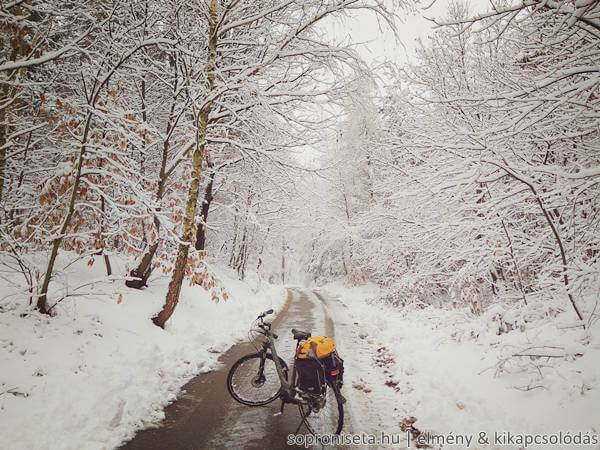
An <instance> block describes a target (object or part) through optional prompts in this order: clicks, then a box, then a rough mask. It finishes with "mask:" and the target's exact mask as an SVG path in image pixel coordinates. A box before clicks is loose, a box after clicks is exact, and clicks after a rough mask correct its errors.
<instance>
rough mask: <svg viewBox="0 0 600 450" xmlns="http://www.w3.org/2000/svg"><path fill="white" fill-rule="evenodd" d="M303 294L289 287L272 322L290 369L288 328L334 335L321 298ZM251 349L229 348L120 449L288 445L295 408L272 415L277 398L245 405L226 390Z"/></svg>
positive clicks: (244, 346)
mask: <svg viewBox="0 0 600 450" xmlns="http://www.w3.org/2000/svg"><path fill="white" fill-rule="evenodd" d="M307 292H309V291H303V290H300V289H288V298H287V302H286V305H285V307H284V309H283V310H282V311H281V313H280V314H279V315H278V317H277V318H276V319H275V320H274V321H273V329H274V330H275V332H276V333H277V334H278V335H279V339H278V340H277V341H276V346H277V352H278V354H279V356H280V357H281V358H283V359H284V360H285V361H286V362H287V363H288V366H289V367H290V368H291V365H292V363H293V355H294V350H295V347H294V346H295V341H294V340H293V339H292V335H291V331H290V330H291V329H292V328H298V329H301V330H306V331H310V332H312V333H313V334H325V335H328V336H331V337H335V334H334V332H335V329H334V322H333V320H332V319H331V317H329V316H328V315H327V308H326V305H325V304H324V299H323V298H322V297H321V298H319V297H317V296H315V295H312V293H310V295H309V294H307ZM258 312H259V311H257V314H258ZM248 326H250V324H248ZM254 351H255V349H254V347H253V346H252V345H251V344H249V343H242V344H238V345H235V346H233V347H232V348H231V349H229V350H228V351H227V352H225V353H224V354H223V355H222V356H221V357H220V358H219V362H220V367H219V369H218V370H215V371H213V372H209V373H206V374H200V375H198V376H196V377H194V378H193V379H192V380H190V381H189V382H188V383H187V384H186V385H185V386H184V387H183V388H182V391H181V393H180V395H179V397H178V399H177V400H176V401H175V402H173V403H172V404H171V405H169V406H168V407H167V408H165V420H164V421H163V422H162V423H161V424H160V425H159V427H158V428H150V429H146V430H142V431H140V432H138V433H137V434H136V436H135V437H134V438H133V439H132V440H131V441H129V442H127V443H126V444H124V445H123V446H122V447H120V448H121V449H123V450H159V449H160V450H163V449H170V450H179V449H181V450H196V449H209V448H210V449H213V448H236V449H237V448H244V449H274V448H284V447H286V443H287V436H288V434H290V433H293V432H294V431H295V430H296V428H297V427H298V424H299V423H300V414H299V412H298V408H297V406H295V405H289V404H288V405H286V407H285V410H284V413H283V414H282V415H278V416H274V414H275V413H277V412H278V411H279V409H280V405H281V402H280V401H279V400H276V401H274V402H273V403H271V404H269V405H266V406H262V407H248V406H245V405H241V404H239V403H237V402H236V401H235V400H234V399H233V398H232V397H231V396H230V395H229V392H228V391H227V385H226V381H227V373H228V371H229V368H230V367H231V366H232V365H233V363H234V362H235V361H237V360H238V359H239V358H240V357H242V356H243V355H246V354H248V353H251V352H254ZM346 420H348V418H346ZM344 428H345V429H346V426H345V427H344ZM299 433H306V431H305V429H304V427H303V428H302V429H301V430H300V431H299Z"/></svg>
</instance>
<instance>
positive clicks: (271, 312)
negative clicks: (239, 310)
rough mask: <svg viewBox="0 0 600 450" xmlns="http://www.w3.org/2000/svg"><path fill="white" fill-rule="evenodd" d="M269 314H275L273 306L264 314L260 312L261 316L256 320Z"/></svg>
mask: <svg viewBox="0 0 600 450" xmlns="http://www.w3.org/2000/svg"><path fill="white" fill-rule="evenodd" d="M269 314H273V309H272V308H271V309H268V310H267V311H265V312H264V313H262V314H259V316H258V317H257V318H256V320H258V319H262V318H263V317H265V316H268V315H269Z"/></svg>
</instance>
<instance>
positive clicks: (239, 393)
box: [227, 309, 345, 436]
mask: <svg viewBox="0 0 600 450" xmlns="http://www.w3.org/2000/svg"><path fill="white" fill-rule="evenodd" d="M272 313H273V310H272V309H270V310H268V311H265V312H264V313H262V314H260V315H259V316H258V317H257V318H256V320H255V321H254V322H253V323H252V326H251V328H250V332H249V337H250V339H251V340H255V339H256V338H258V337H260V336H264V337H266V339H265V340H264V341H263V342H259V343H260V345H261V348H260V350H258V347H257V350H258V351H257V352H255V353H250V354H248V355H245V356H243V357H241V358H240V359H239V360H238V361H236V362H235V363H234V364H233V366H232V367H231V369H230V371H229V374H228V375H227V389H228V390H229V393H230V394H231V396H232V397H233V398H234V399H235V400H236V401H238V402H240V403H242V404H243V405H247V406H263V405H267V404H269V403H271V402H273V401H275V400H277V399H278V398H281V408H280V411H279V412H278V413H277V414H276V415H280V414H282V413H283V410H284V407H285V405H286V404H288V403H289V404H295V405H298V409H299V411H300V417H301V420H300V424H299V425H298V428H297V429H296V431H295V433H294V434H297V433H298V431H299V430H300V428H301V427H302V425H303V424H304V425H305V426H306V428H307V429H308V431H309V432H310V433H312V434H313V435H315V436H319V435H325V434H339V433H340V432H341V431H342V427H343V425H344V406H343V405H344V403H345V399H344V397H343V396H342V394H341V392H340V382H338V380H337V375H338V373H337V372H335V371H334V370H332V371H331V373H330V374H328V375H329V376H326V377H325V380H326V382H325V383H324V385H323V387H322V390H321V392H319V393H318V394H315V393H311V392H308V391H306V390H304V389H301V387H300V385H299V383H298V380H299V377H298V376H297V371H296V366H295V365H293V366H292V370H291V376H290V378H289V380H290V381H288V375H289V369H288V366H287V364H286V362H285V361H284V360H283V359H281V358H280V357H279V356H278V355H277V350H276V349H275V340H276V339H277V338H278V336H277V334H275V333H273V332H272V331H271V323H270V322H265V321H264V318H265V317H266V316H267V315H269V314H272ZM291 331H292V335H293V337H294V339H295V340H296V353H295V354H297V353H298V348H299V345H300V342H301V341H303V340H305V339H308V338H309V337H310V332H305V331H299V330H296V329H292V330H291ZM252 333H256V334H257V335H256V336H255V337H254V338H253V336H252Z"/></svg>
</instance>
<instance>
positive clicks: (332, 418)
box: [298, 383, 344, 437]
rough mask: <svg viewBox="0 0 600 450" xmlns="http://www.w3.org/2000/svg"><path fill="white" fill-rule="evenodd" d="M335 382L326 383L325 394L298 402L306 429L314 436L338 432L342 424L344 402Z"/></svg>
mask: <svg viewBox="0 0 600 450" xmlns="http://www.w3.org/2000/svg"><path fill="white" fill-rule="evenodd" d="M342 399H343V397H342V394H341V392H340V391H339V388H338V386H337V384H335V383H331V384H330V383H327V390H326V392H325V396H324V397H322V398H318V399H315V400H313V401H310V402H308V404H299V405H298V407H299V408H300V415H301V416H302V417H304V424H305V425H306V427H307V428H308V431H309V432H310V433H312V434H313V435H315V436H317V437H318V436H323V435H332V434H340V433H341V431H342V427H343V426H344V403H343V400H342Z"/></svg>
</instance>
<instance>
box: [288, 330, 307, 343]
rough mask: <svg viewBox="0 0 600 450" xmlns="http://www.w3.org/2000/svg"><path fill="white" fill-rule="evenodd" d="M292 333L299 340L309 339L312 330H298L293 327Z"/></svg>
mask: <svg viewBox="0 0 600 450" xmlns="http://www.w3.org/2000/svg"><path fill="white" fill-rule="evenodd" d="M292 334H293V335H294V339H296V340H297V341H301V340H303V339H308V338H309V337H310V332H308V331H300V330H296V329H295V328H292Z"/></svg>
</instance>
